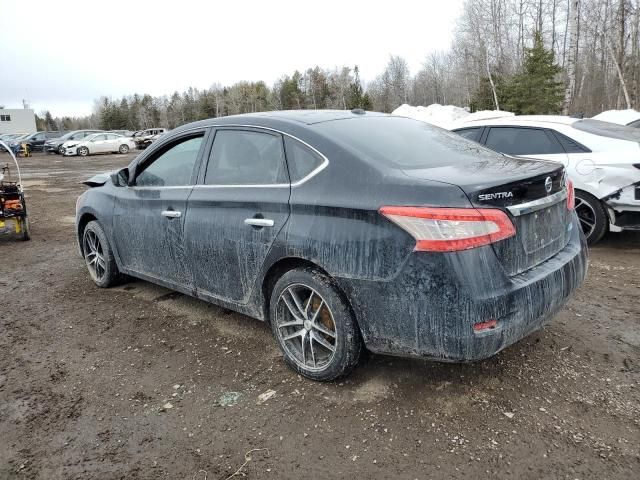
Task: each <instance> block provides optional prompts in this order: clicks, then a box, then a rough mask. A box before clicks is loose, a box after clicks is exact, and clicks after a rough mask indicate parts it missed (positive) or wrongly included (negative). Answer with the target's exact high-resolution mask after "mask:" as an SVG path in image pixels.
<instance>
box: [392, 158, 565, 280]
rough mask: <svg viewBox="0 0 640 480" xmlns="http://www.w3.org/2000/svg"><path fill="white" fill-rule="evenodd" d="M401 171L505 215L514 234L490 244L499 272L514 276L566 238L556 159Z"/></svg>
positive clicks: (560, 173)
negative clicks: (461, 193) (455, 188)
mask: <svg viewBox="0 0 640 480" xmlns="http://www.w3.org/2000/svg"><path fill="white" fill-rule="evenodd" d="M405 174H406V175H409V176H411V177H415V178H423V179H429V180H435V181H440V182H446V183H451V184H455V185H457V186H459V187H460V188H461V189H462V190H463V191H464V192H465V194H466V195H467V197H468V198H469V201H470V202H471V204H472V205H473V206H474V207H478V208H500V209H501V210H504V211H505V212H507V213H508V215H509V217H510V218H511V220H512V221H513V223H514V225H515V227H516V235H515V236H513V237H511V238H507V239H505V240H501V241H499V242H496V243H493V244H492V247H493V249H494V251H495V253H496V256H497V257H498V260H499V261H500V263H501V264H502V266H503V268H504V270H505V273H506V274H507V275H509V276H514V275H517V274H519V273H522V272H524V271H526V270H528V269H530V268H533V267H535V266H536V265H538V264H540V263H542V262H544V261H545V260H547V259H549V258H551V257H552V256H553V255H555V254H556V253H558V252H559V251H560V250H562V249H563V248H564V247H565V246H566V245H567V243H568V242H569V239H570V237H571V228H572V222H571V220H572V212H571V211H569V210H568V209H567V201H566V185H565V173H564V167H563V166H562V165H559V164H558V163H556V162H546V161H538V160H528V159H523V158H514V157H508V156H503V157H502V159H498V160H496V159H492V160H488V161H484V160H483V161H478V162H476V163H469V164H459V165H451V166H440V167H435V168H426V169H414V170H405Z"/></svg>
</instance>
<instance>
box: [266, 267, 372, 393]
mask: <svg viewBox="0 0 640 480" xmlns="http://www.w3.org/2000/svg"><path fill="white" fill-rule="evenodd" d="M270 305H271V308H270V310H271V311H270V319H271V329H272V330H273V334H274V336H275V337H276V339H277V340H278V344H279V345H280V349H281V350H282V352H283V354H284V359H285V361H286V363H287V364H288V365H289V366H290V367H291V368H293V369H294V370H295V371H297V372H298V373H300V374H302V375H304V376H305V377H308V378H310V379H312V380H319V381H330V380H334V379H336V378H338V377H341V376H343V375H346V374H348V373H349V372H351V370H353V368H354V367H355V366H356V365H357V364H358V361H359V360H360V355H361V353H362V350H363V342H362V337H361V336H360V331H359V330H358V326H357V325H356V322H355V319H354V318H353V315H352V314H351V311H350V309H349V306H348V305H347V304H346V302H345V301H344V299H343V298H342V296H341V295H340V292H339V291H338V290H337V288H336V287H335V286H334V284H333V282H332V281H331V279H330V278H329V277H327V276H326V275H324V274H322V273H320V272H318V271H316V270H313V269H309V268H304V269H295V270H290V271H288V272H287V273H285V274H284V275H283V276H282V277H281V278H280V279H279V280H278V282H277V283H276V285H275V287H274V289H273V293H272V295H271V304H270Z"/></svg>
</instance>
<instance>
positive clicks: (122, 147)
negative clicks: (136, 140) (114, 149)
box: [118, 144, 129, 153]
mask: <svg viewBox="0 0 640 480" xmlns="http://www.w3.org/2000/svg"><path fill="white" fill-rule="evenodd" d="M118 151H119V152H120V153H129V145H124V144H123V145H120V148H119V149H118Z"/></svg>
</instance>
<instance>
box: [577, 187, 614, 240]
mask: <svg viewBox="0 0 640 480" xmlns="http://www.w3.org/2000/svg"><path fill="white" fill-rule="evenodd" d="M575 209H576V214H577V215H578V220H580V226H581V227H582V231H583V232H584V235H585V237H587V243H588V244H589V245H593V244H594V243H596V242H598V241H599V240H600V239H601V238H602V237H603V236H604V234H605V233H607V230H608V229H609V218H608V216H607V212H606V210H605V209H604V206H603V205H602V202H601V201H600V200H598V199H597V198H596V197H594V196H593V195H591V194H590V193H587V192H583V191H582V190H576V207H575Z"/></svg>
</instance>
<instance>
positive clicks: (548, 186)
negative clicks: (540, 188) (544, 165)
mask: <svg viewBox="0 0 640 480" xmlns="http://www.w3.org/2000/svg"><path fill="white" fill-rule="evenodd" d="M544 189H545V190H546V191H547V193H551V189H553V181H552V180H551V177H547V179H546V180H545V181H544Z"/></svg>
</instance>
